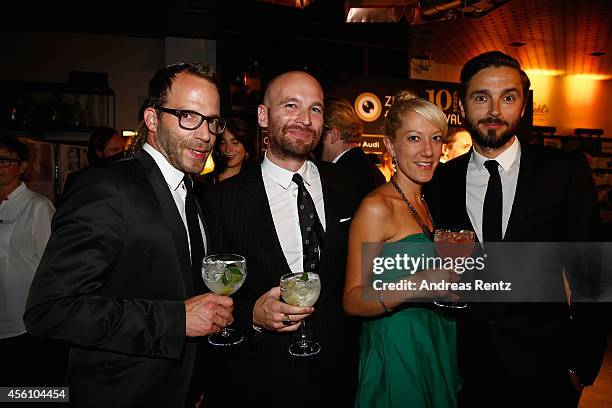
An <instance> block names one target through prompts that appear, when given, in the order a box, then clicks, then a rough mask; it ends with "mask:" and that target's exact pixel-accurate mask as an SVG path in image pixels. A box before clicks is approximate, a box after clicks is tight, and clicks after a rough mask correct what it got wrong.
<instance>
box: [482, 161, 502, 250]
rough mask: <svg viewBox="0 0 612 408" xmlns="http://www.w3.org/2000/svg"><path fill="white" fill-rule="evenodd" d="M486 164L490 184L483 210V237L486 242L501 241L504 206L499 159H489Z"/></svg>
mask: <svg viewBox="0 0 612 408" xmlns="http://www.w3.org/2000/svg"><path fill="white" fill-rule="evenodd" d="M484 165H485V167H486V168H487V170H488V171H489V184H488V185H487V193H486V194H485V200H484V206H483V211H482V239H483V241H484V242H500V241H501V240H502V206H503V204H502V203H503V199H502V185H501V177H500V176H499V170H498V163H497V161H495V160H487V161H486V162H484Z"/></svg>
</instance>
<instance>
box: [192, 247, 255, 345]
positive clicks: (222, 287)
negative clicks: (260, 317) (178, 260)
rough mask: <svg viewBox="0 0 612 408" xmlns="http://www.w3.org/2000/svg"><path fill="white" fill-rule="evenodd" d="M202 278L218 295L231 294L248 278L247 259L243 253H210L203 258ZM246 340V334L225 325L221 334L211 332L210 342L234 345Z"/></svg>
mask: <svg viewBox="0 0 612 408" xmlns="http://www.w3.org/2000/svg"><path fill="white" fill-rule="evenodd" d="M202 278H203V279H204V283H205V284H206V286H208V289H210V290H211V291H213V292H215V293H216V294H218V295H223V296H230V295H232V294H233V293H234V292H236V291H237V290H238V289H240V287H241V286H242V284H243V283H244V279H245V278H246V260H245V259H244V257H243V256H242V255H236V254H218V255H209V256H207V257H205V258H204V259H203V260H202ZM243 340H244V334H242V333H240V332H239V331H237V330H236V329H228V328H227V327H224V328H223V330H221V333H219V334H210V335H209V336H208V342H209V343H210V344H212V345H214V346H233V345H235V344H239V343H241V342H242V341H243Z"/></svg>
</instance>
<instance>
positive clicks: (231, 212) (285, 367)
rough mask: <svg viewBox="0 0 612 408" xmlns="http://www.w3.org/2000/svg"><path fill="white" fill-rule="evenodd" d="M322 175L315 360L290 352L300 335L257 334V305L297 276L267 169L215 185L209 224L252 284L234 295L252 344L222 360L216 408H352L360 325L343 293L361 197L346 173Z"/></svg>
mask: <svg viewBox="0 0 612 408" xmlns="http://www.w3.org/2000/svg"><path fill="white" fill-rule="evenodd" d="M317 167H318V169H319V172H320V175H321V183H322V187H323V199H324V207H325V219H326V237H325V245H324V247H323V248H322V250H321V262H320V268H319V275H320V277H321V295H320V297H319V299H318V301H317V303H316V304H315V306H314V307H315V312H314V313H313V314H312V315H311V316H310V317H309V318H308V327H309V328H310V329H311V330H312V333H313V337H314V338H315V339H316V340H317V341H318V342H319V343H320V344H321V347H322V350H321V352H320V353H319V354H318V355H317V356H314V357H310V358H304V359H299V358H296V357H292V356H290V355H289V353H288V351H287V350H288V348H289V345H290V344H291V343H293V342H295V341H296V340H297V339H298V337H297V335H296V334H288V333H284V334H277V333H272V332H268V331H265V330H264V331H263V332H262V333H257V332H256V331H254V330H253V328H252V313H253V306H254V304H255V301H256V300H257V299H258V298H259V297H260V296H261V295H263V294H264V293H265V292H267V291H268V290H269V289H271V288H272V287H275V286H278V285H279V280H280V277H281V276H282V275H284V274H286V273H290V272H291V270H290V269H289V266H288V264H287V261H286V259H285V256H284V254H283V252H282V248H281V245H280V240H282V239H283V237H279V236H278V235H277V233H276V229H275V227H274V221H273V219H272V213H271V211H270V207H269V204H268V198H267V196H266V191H265V187H264V184H263V179H262V174H261V167H260V166H257V167H254V168H248V169H245V170H243V171H242V172H241V173H240V174H239V175H237V176H234V177H232V178H230V179H227V180H225V181H223V182H221V183H219V184H216V185H215V187H214V188H213V190H212V192H211V195H210V197H208V199H207V200H206V206H205V216H206V222H207V224H208V226H209V230H210V232H211V238H212V239H211V241H212V242H213V243H214V251H215V252H234V253H238V254H241V255H244V256H245V257H246V261H247V277H246V281H245V283H244V285H243V286H242V287H241V288H240V289H239V290H238V292H236V295H235V296H236V297H235V304H234V316H235V319H236V323H235V324H236V325H238V326H239V327H240V329H241V330H243V331H244V332H245V333H248V334H249V338H248V339H247V342H246V343H245V344H243V345H241V346H240V347H239V348H237V349H236V350H230V351H228V352H227V353H226V355H222V356H220V364H221V365H224V366H225V369H226V371H225V373H226V377H223V375H220V378H225V379H223V380H222V381H223V384H222V385H221V386H217V387H214V389H211V390H210V392H209V393H208V395H209V397H210V398H212V399H213V400H214V401H215V402H219V401H217V399H216V397H218V399H219V400H220V402H219V403H221V402H222V403H223V404H224V405H225V406H227V404H230V405H232V406H233V405H236V406H244V404H247V403H250V404H252V403H254V402H256V401H259V402H260V403H265V404H266V406H285V405H286V404H287V401H288V400H287V398H289V399H290V400H291V402H290V404H291V405H292V406H309V407H312V406H317V405H320V403H322V402H324V401H326V400H327V398H329V397H330V396H335V397H337V399H339V400H340V406H352V404H353V400H354V396H355V389H356V388H355V387H356V378H357V367H358V365H357V359H358V341H359V335H358V326H357V321H356V320H355V319H352V318H349V317H348V316H347V315H346V314H345V313H344V310H343V308H342V290H343V287H344V276H345V270H346V252H347V238H348V230H349V226H350V218H351V217H352V216H353V212H354V210H355V207H356V205H357V197H356V193H355V190H354V188H353V186H352V183H351V181H350V180H349V179H347V177H342V176H341V174H342V173H343V172H342V169H339V168H338V167H337V166H334V165H333V164H329V163H319V164H317ZM227 378H231V381H228V380H227ZM283 390H285V391H286V393H285V391H283ZM298 390H299V391H298ZM205 395H206V394H205ZM229 395H231V397H228V396H229ZM205 400H206V397H205ZM313 404H314V405H313ZM213 406H214V402H213Z"/></svg>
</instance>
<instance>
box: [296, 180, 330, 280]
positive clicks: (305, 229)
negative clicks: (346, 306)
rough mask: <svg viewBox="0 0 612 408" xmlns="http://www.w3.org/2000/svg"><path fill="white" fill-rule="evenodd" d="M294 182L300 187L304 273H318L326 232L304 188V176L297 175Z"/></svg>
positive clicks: (298, 204) (299, 212)
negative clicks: (320, 253)
mask: <svg viewBox="0 0 612 408" xmlns="http://www.w3.org/2000/svg"><path fill="white" fill-rule="evenodd" d="M293 182H294V183H295V184H297V186H298V197H297V209H298V216H299V218H300V230H301V231H302V247H303V251H304V257H303V258H304V263H303V266H304V271H305V272H306V271H309V272H317V270H318V268H319V249H320V248H323V245H324V243H325V231H324V230H323V226H322V225H321V221H320V220H319V215H318V214H317V209H316V207H315V204H314V201H312V197H311V196H310V194H309V193H308V190H306V187H304V180H303V179H302V176H300V175H299V174H297V173H295V174H294V175H293Z"/></svg>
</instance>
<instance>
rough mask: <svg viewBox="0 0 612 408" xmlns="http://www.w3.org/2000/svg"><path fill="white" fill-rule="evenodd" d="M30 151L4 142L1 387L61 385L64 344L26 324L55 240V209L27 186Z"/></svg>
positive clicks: (0, 152) (0, 153) (0, 167)
mask: <svg viewBox="0 0 612 408" xmlns="http://www.w3.org/2000/svg"><path fill="white" fill-rule="evenodd" d="M28 153H29V152H28V147H27V145H26V144H25V143H23V142H21V141H19V140H18V139H16V138H14V137H10V136H5V135H3V136H2V137H0V361H2V364H3V368H2V370H0V373H1V374H0V378H1V380H0V385H3V386H8V385H39V386H44V385H60V384H61V381H62V376H63V370H64V369H65V362H64V361H63V359H62V356H61V355H60V354H63V355H64V357H65V349H62V346H63V345H62V344H61V343H57V342H53V341H44V340H40V339H38V338H36V337H34V336H31V335H30V334H29V333H27V332H26V327H25V325H24V323H23V314H24V311H25V305H26V300H27V298H28V291H29V290H30V285H31V283H32V279H33V278H34V274H35V273H36V268H37V267H38V263H39V262H40V259H41V258H42V255H43V252H44V250H45V246H46V245H47V240H48V239H49V235H50V234H51V219H52V217H53V214H54V213H55V208H54V206H53V204H52V203H51V201H49V199H48V198H47V197H45V196H43V195H41V194H38V193H36V192H34V191H32V190H30V189H29V188H28V187H27V186H26V184H25V182H23V181H22V177H23V174H24V173H25V171H26V169H27V167H28V159H29V154H28Z"/></svg>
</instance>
